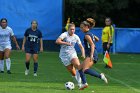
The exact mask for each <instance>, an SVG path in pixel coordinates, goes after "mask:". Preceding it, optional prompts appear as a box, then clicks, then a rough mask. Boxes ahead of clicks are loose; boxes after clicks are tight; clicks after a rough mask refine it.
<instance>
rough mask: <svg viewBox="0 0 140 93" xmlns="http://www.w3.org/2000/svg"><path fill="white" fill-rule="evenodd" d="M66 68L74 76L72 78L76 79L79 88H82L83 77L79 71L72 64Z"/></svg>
mask: <svg viewBox="0 0 140 93" xmlns="http://www.w3.org/2000/svg"><path fill="white" fill-rule="evenodd" d="M66 68H67V70H68V71H69V72H70V73H71V74H72V77H74V78H75V79H76V81H77V83H78V86H79V87H80V86H81V77H80V74H79V72H78V70H76V69H75V67H74V66H73V65H72V64H70V65H68V66H66Z"/></svg>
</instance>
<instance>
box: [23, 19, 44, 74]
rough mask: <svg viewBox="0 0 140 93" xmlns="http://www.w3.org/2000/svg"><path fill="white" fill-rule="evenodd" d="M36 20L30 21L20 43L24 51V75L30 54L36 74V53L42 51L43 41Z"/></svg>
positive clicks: (27, 71) (27, 70)
mask: <svg viewBox="0 0 140 93" xmlns="http://www.w3.org/2000/svg"><path fill="white" fill-rule="evenodd" d="M37 26H38V23H37V21H32V22H31V28H28V29H27V30H26V31H25V34H24V39H23V43H22V50H23V51H25V52H26V62H25V65H26V70H25V75H28V74H29V65H30V59H31V56H33V61H34V76H37V69H38V53H39V51H40V52H43V41H42V33H41V31H40V30H39V29H37Z"/></svg>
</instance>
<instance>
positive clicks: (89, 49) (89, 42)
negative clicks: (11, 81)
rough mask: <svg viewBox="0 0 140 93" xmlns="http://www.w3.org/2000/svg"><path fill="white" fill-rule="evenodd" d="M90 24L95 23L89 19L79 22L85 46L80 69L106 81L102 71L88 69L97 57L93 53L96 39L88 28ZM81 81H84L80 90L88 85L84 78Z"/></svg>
mask: <svg viewBox="0 0 140 93" xmlns="http://www.w3.org/2000/svg"><path fill="white" fill-rule="evenodd" d="M91 24H92V25H95V23H94V22H92V21H91V23H90V22H88V21H83V22H82V23H81V24H80V28H81V30H82V31H83V32H84V33H85V36H84V46H85V55H86V58H85V60H84V62H83V63H82V71H83V72H84V73H85V74H89V75H91V76H95V77H98V78H100V79H102V80H104V81H105V83H108V81H107V79H106V77H105V76H104V74H103V73H101V74H99V73H98V72H96V71H95V70H93V69H90V68H91V67H92V66H93V64H94V63H95V59H96V57H97V54H96V53H95V44H94V43H95V40H96V39H95V35H93V34H92V33H91V32H90V28H91V27H92V26H91ZM81 79H82V78H81ZM82 81H84V83H85V84H83V86H82V87H81V90H82V89H84V88H87V87H88V84H87V82H86V80H82Z"/></svg>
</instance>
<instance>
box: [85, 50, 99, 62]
mask: <svg viewBox="0 0 140 93" xmlns="http://www.w3.org/2000/svg"><path fill="white" fill-rule="evenodd" d="M86 57H90V52H89V51H86ZM93 58H94V59H93V61H94V63H97V61H98V52H97V50H96V49H95V50H94V55H93Z"/></svg>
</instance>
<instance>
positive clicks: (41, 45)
mask: <svg viewBox="0 0 140 93" xmlns="http://www.w3.org/2000/svg"><path fill="white" fill-rule="evenodd" d="M40 52H43V40H42V38H40Z"/></svg>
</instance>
